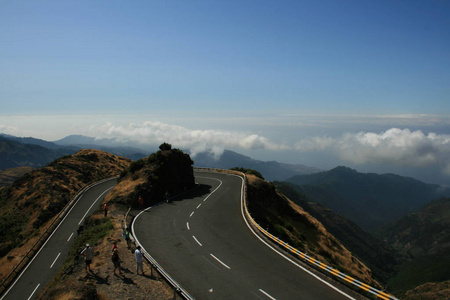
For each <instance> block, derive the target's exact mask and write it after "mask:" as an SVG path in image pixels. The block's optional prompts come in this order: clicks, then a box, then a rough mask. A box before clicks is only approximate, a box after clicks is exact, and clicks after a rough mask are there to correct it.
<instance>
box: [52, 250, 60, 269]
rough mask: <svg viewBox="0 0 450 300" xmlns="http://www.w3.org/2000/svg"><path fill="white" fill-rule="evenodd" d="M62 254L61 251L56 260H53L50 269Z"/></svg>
mask: <svg viewBox="0 0 450 300" xmlns="http://www.w3.org/2000/svg"><path fill="white" fill-rule="evenodd" d="M60 255H61V252H60V253H58V256H56V258H55V260H54V261H53V263H52V265H51V266H50V269H51V268H53V265H54V264H55V262H56V261H57V260H58V258H59V256H60Z"/></svg>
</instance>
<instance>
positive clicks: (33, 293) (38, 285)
mask: <svg viewBox="0 0 450 300" xmlns="http://www.w3.org/2000/svg"><path fill="white" fill-rule="evenodd" d="M40 285H41V284H40V283H39V284H38V285H37V286H36V288H35V289H34V291H33V292H32V293H31V295H30V297H28V300H30V299H31V297H33V295H34V293H36V290H37V289H38V287H39V286H40Z"/></svg>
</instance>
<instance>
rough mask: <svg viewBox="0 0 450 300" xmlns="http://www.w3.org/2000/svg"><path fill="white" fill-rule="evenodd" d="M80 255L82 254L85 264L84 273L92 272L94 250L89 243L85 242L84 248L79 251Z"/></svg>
mask: <svg viewBox="0 0 450 300" xmlns="http://www.w3.org/2000/svg"><path fill="white" fill-rule="evenodd" d="M81 255H83V256H84V262H85V264H86V275H88V274H89V273H88V272H92V270H91V263H92V259H93V258H94V250H92V247H91V246H90V245H89V244H86V248H84V250H83V251H81Z"/></svg>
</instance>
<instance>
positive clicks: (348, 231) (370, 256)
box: [274, 182, 400, 283]
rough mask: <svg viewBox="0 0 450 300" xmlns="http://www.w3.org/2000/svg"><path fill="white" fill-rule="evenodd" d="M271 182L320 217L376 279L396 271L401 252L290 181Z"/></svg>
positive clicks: (386, 277) (385, 279) (318, 218)
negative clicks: (298, 188)
mask: <svg viewBox="0 0 450 300" xmlns="http://www.w3.org/2000/svg"><path fill="white" fill-rule="evenodd" d="M274 184H275V186H276V187H277V189H278V190H279V191H280V192H282V193H283V194H284V195H286V196H287V197H288V198H289V199H291V200H292V201H294V202H295V203H296V204H298V205H300V206H301V207H302V208H303V209H304V210H305V211H307V212H308V213H310V214H311V215H312V216H313V217H314V218H316V219H317V220H319V221H320V222H321V223H322V224H323V225H324V226H325V228H326V229H327V231H328V232H330V233H331V234H332V235H334V236H335V237H336V238H337V239H339V241H340V242H342V244H343V245H344V246H345V247H347V248H348V249H349V250H350V251H351V252H352V253H353V254H354V255H355V256H356V257H358V258H359V259H360V260H361V261H363V262H364V263H365V264H366V265H367V266H369V267H370V268H371V270H372V271H373V273H374V277H375V278H376V279H377V280H380V281H381V282H383V283H386V282H387V281H388V279H389V278H390V277H392V276H393V275H394V274H395V272H396V269H397V267H398V265H399V263H400V256H399V253H398V252H396V251H394V249H393V248H392V247H390V246H388V245H387V244H386V243H384V242H383V241H382V240H379V239H377V238H376V237H374V236H372V235H371V234H369V233H368V232H366V231H364V230H363V229H362V228H360V227H359V226H358V225H357V224H355V223H354V222H352V221H350V220H348V219H347V218H345V217H343V216H341V215H338V214H336V213H335V212H333V211H332V210H330V209H329V208H327V207H325V206H323V205H321V204H320V203H317V202H312V201H310V199H308V198H307V197H306V196H305V195H303V194H302V193H300V192H298V191H297V190H296V189H295V188H293V187H292V186H291V185H290V184H288V183H284V182H275V183H274Z"/></svg>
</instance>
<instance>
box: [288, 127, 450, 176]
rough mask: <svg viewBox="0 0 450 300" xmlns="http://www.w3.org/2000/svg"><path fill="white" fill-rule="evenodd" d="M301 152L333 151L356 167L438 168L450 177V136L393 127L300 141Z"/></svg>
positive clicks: (298, 146)
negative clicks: (363, 165)
mask: <svg viewBox="0 0 450 300" xmlns="http://www.w3.org/2000/svg"><path fill="white" fill-rule="evenodd" d="M294 148H295V149H296V150H298V151H308V152H309V151H324V150H331V151H332V152H334V153H335V154H336V155H338V156H339V157H340V158H341V159H343V160H346V161H349V162H352V163H355V164H369V163H370V164H393V165H399V166H412V167H430V166H436V167H437V168H440V169H441V170H442V171H443V173H445V174H447V175H450V135H447V134H441V135H438V134H435V133H429V134H424V133H423V132H422V131H420V130H417V131H411V130H409V129H398V128H391V129H389V130H386V131H385V132H381V133H373V132H359V133H354V134H353V133H346V134H344V135H342V136H341V137H340V138H331V137H315V138H311V139H305V140H301V141H299V142H297V143H296V144H295V146H294Z"/></svg>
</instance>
